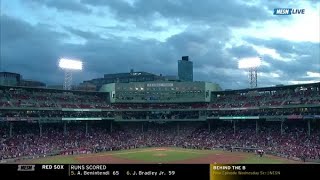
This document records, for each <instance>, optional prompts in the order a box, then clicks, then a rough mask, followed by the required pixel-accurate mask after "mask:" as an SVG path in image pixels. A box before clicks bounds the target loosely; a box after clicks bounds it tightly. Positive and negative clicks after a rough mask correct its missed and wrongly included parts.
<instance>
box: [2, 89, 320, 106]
mask: <svg viewBox="0 0 320 180" xmlns="http://www.w3.org/2000/svg"><path fill="white" fill-rule="evenodd" d="M211 99H212V100H211V103H210V104H207V103H185V104H175V103H171V104H161V103H153V104H152V103H148V104H132V103H131V104H116V105H111V104H110V103H109V102H108V94H103V93H79V92H71V91H70V92H65V91H57V92H55V91H53V92H49V91H44V90H43V91H41V90H38V91H32V90H28V89H3V90H1V92H0V107H42V108H82V109H195V108H239V107H258V106H280V105H298V104H320V92H319V90H312V89H303V90H299V89H296V90H278V91H267V92H247V93H237V92H235V93H228V92H227V91H226V92H225V93H213V94H212V98H211Z"/></svg>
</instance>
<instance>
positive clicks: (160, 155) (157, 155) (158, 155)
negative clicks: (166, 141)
mask: <svg viewBox="0 0 320 180" xmlns="http://www.w3.org/2000/svg"><path fill="white" fill-rule="evenodd" d="M153 156H156V157H164V156H167V154H164V153H156V154H154V155H153Z"/></svg>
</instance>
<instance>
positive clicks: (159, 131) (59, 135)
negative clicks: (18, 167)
mask: <svg viewBox="0 0 320 180" xmlns="http://www.w3.org/2000/svg"><path fill="white" fill-rule="evenodd" d="M37 128H38V127H37V126H36V125H29V127H28V128H25V126H23V127H19V126H18V127H16V128H14V133H13V136H12V137H9V136H8V135H7V134H6V135H5V134H1V140H0V142H1V143H0V150H1V151H0V152H1V153H0V160H1V159H8V158H16V157H22V156H36V155H39V154H50V153H53V152H65V151H70V150H72V151H73V150H76V149H78V150H79V149H81V150H83V149H85V150H87V151H86V152H91V153H93V152H99V151H109V150H118V149H129V148H138V147H161V146H176V147H185V148H197V149H212V148H221V149H230V147H234V148H243V149H246V148H258V149H263V150H265V151H266V152H268V153H273V154H277V155H282V156H284V157H287V158H306V159H320V131H319V129H317V130H316V128H314V129H312V131H311V134H310V136H309V135H308V133H307V132H306V129H305V128H304V126H301V124H300V125H295V124H294V123H293V125H291V124H290V123H288V124H286V125H285V126H284V127H283V132H282V133H281V132H280V127H279V126H278V125H275V124H274V123H273V124H272V125H270V124H266V125H261V126H260V127H259V132H258V134H256V131H255V127H254V125H253V124H248V123H242V124H241V123H240V124H239V125H238V126H237V128H236V130H235V129H233V126H232V124H230V123H228V122H224V123H222V122H221V124H220V125H215V126H213V127H212V129H211V131H209V130H208V128H207V127H206V126H203V124H201V123H194V124H189V125H181V126H180V127H179V128H177V125H176V124H163V125H161V124H152V123H149V124H148V123H145V126H144V129H143V128H141V124H139V125H137V126H133V125H132V124H121V125H117V126H116V125H115V126H114V128H113V131H112V132H110V131H109V129H108V127H103V126H101V125H92V126H90V127H89V128H88V129H89V130H88V132H87V134H86V131H85V130H84V126H83V124H82V125H79V124H77V123H76V124H75V125H73V124H71V125H68V131H67V134H64V132H63V127H62V126H61V125H60V126H57V125H56V126H54V127H51V126H50V125H47V127H46V126H44V127H43V132H42V136H40V135H39V130H38V129H37ZM177 129H179V130H177ZM4 132H5V131H4Z"/></svg>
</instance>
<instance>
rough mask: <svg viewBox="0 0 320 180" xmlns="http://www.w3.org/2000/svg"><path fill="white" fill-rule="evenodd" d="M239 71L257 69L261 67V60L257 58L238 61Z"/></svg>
mask: <svg viewBox="0 0 320 180" xmlns="http://www.w3.org/2000/svg"><path fill="white" fill-rule="evenodd" d="M238 65H239V68H240V69H249V68H257V67H259V66H260V65H261V59H260V58H258V57H251V58H243V59H240V61H239V64H238Z"/></svg>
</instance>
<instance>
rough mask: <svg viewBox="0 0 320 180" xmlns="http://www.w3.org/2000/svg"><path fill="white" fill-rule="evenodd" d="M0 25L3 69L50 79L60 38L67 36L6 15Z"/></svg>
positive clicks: (36, 77)
mask: <svg viewBox="0 0 320 180" xmlns="http://www.w3.org/2000/svg"><path fill="white" fill-rule="evenodd" d="M0 24H1V26H0V28H1V29H0V31H1V39H0V40H1V46H0V48H1V53H0V55H1V61H2V64H3V67H2V68H3V69H4V70H8V71H13V72H18V73H21V74H24V75H26V78H33V79H39V78H40V79H41V78H46V79H45V80H46V81H52V80H51V78H52V79H53V78H54V76H52V74H53V73H54V72H53V71H52V68H53V67H56V66H57V64H56V61H57V58H58V56H57V50H58V49H59V39H62V38H66V37H67V36H66V35H64V34H61V33H57V32H54V31H50V30H49V29H48V28H47V27H46V26H43V25H38V26H31V25H30V24H28V23H26V22H23V21H21V20H18V19H15V18H12V17H9V16H6V15H2V16H1V19H0ZM48 72H52V73H50V74H47V73H48ZM41 80H44V79H41Z"/></svg>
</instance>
